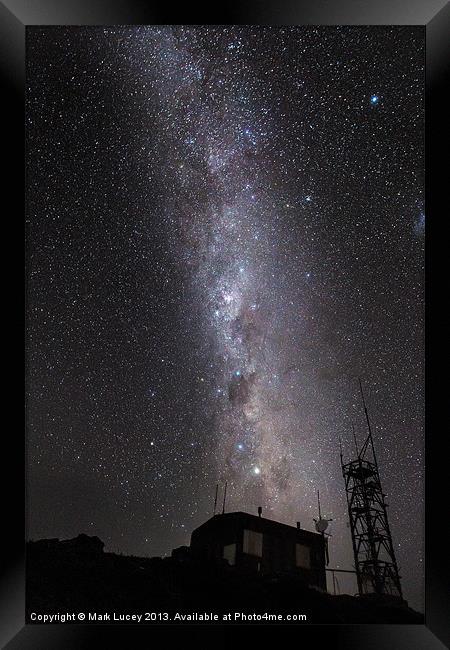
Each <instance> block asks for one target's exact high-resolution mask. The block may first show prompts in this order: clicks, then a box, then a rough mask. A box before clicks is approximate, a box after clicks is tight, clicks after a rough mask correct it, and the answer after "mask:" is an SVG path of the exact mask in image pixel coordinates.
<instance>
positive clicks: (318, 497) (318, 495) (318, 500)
mask: <svg viewBox="0 0 450 650" xmlns="http://www.w3.org/2000/svg"><path fill="white" fill-rule="evenodd" d="M317 503H318V505H319V519H322V514H321V512H320V494H319V490H317Z"/></svg>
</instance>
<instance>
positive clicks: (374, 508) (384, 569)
mask: <svg viewBox="0 0 450 650" xmlns="http://www.w3.org/2000/svg"><path fill="white" fill-rule="evenodd" d="M359 387H360V391H361V397H362V402H363V407H364V413H365V416H366V422H367V428H368V436H367V439H366V441H365V443H364V445H363V446H362V448H361V450H360V451H359V452H358V446H357V444H356V435H355V430H354V428H353V437H354V441H355V445H356V458H354V460H351V461H350V462H348V463H344V460H343V456H342V447H341V467H342V475H343V477H344V481H345V491H346V495H347V505H348V515H349V520H350V529H351V533H352V544H353V554H354V557H355V570H356V577H357V579H358V590H359V594H360V595H361V596H362V595H364V594H369V593H375V594H378V595H386V594H388V595H391V596H396V597H398V598H403V595H402V588H401V584H400V576H399V573H398V566H397V561H396V558H395V553H394V546H393V544H392V536H391V531H390V528H389V522H388V516H387V503H386V502H385V495H384V493H383V490H382V487H381V481H380V474H379V471H378V462H377V457H376V455H375V448H374V445H373V436H372V428H371V426H370V420H369V414H368V412H367V407H366V402H365V399H364V393H363V389H362V383H361V380H359ZM369 444H370V446H371V449H372V457H373V460H368V459H366V458H365V454H366V451H367V448H368V446H369Z"/></svg>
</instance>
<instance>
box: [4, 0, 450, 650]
mask: <svg viewBox="0 0 450 650" xmlns="http://www.w3.org/2000/svg"><path fill="white" fill-rule="evenodd" d="M57 24H64V25H124V24H127V25H133V24H194V25H195V24H228V25H230V24H240V25H248V24H251V25H255V24H261V25H308V24H309V25H311V24H314V25H423V26H424V28H425V32H426V143H425V144H426V147H425V148H426V161H427V162H426V212H427V238H426V290H427V300H426V302H427V307H426V310H427V311H426V377H427V379H426V405H427V410H426V425H427V428H426V430H427V435H426V456H425V457H426V526H425V529H426V530H425V536H426V553H425V556H426V597H425V602H426V609H425V624H424V625H414V626H412V625H339V626H333V625H328V626H320V627H321V632H320V642H321V643H322V642H324V643H332V644H333V647H335V648H345V649H346V650H350V649H352V648H368V649H374V650H375V648H377V649H378V648H380V649H384V648H386V649H388V648H389V650H392V649H393V648H395V650H400V649H401V648H403V647H404V648H408V650H414V649H415V648H420V649H425V648H426V649H427V650H434V649H436V650H438V649H439V648H443V647H445V646H444V645H443V644H444V643H445V644H449V643H450V631H449V620H450V615H449V613H450V608H449V606H448V591H447V588H446V587H447V585H446V583H445V577H444V575H445V571H444V567H445V562H446V550H445V540H444V539H443V537H442V531H441V526H442V525H445V520H446V510H444V509H443V508H442V509H441V508H440V507H439V505H440V504H442V503H443V499H442V496H441V495H442V494H444V495H445V491H443V490H444V486H445V483H444V481H445V477H446V456H445V453H444V449H445V442H446V440H445V438H446V435H445V429H442V432H443V435H436V434H435V432H436V431H439V429H438V428H437V427H436V426H435V422H436V411H437V405H438V404H439V403H440V400H439V397H438V383H437V381H435V380H434V379H433V375H432V374H431V371H430V364H431V360H432V359H433V356H434V355H435V354H436V352H435V351H436V349H438V346H439V343H438V341H439V340H440V338H439V332H438V328H439V319H436V320H435V319H434V318H433V319H432V318H431V306H432V304H433V302H434V301H436V300H438V299H439V293H438V290H437V289H436V287H435V285H434V281H435V278H437V277H438V275H439V273H438V270H437V267H436V263H435V262H436V259H437V258H436V255H435V252H434V240H435V239H436V234H433V233H434V231H435V224H434V222H437V221H438V220H439V209H438V207H437V206H438V200H439V197H441V198H442V197H443V192H444V188H445V181H444V173H445V167H446V166H447V165H446V164H444V165H443V166H442V167H441V166H440V162H439V161H440V160H441V159H442V160H444V161H445V156H446V155H447V152H446V150H445V140H446V139H445V137H443V135H444V133H445V130H446V113H447V111H448V109H447V107H448V104H445V102H444V92H445V82H444V74H445V71H446V68H447V65H448V61H449V56H448V54H449V49H450V47H449V43H450V40H449V39H448V34H449V25H450V7H449V5H448V4H447V3H446V1H445V0H427V2H423V0H411V1H407V0H378V2H373V0H346V1H342V2H341V1H339V2H337V1H336V0H322V1H321V2H319V1H317V0H309V1H305V0H297V1H294V0H287V1H284V2H282V1H281V0H267V1H266V2H261V1H260V2H258V1H257V0H254V1H253V2H249V1H248V2H245V1H241V2H229V3H227V5H224V6H216V7H215V8H214V11H213V10H212V8H211V7H210V9H209V10H208V9H200V6H198V7H197V8H196V7H192V6H190V5H188V6H185V7H184V8H183V7H182V8H180V10H177V12H176V13H175V12H174V11H173V10H172V8H171V6H170V5H169V4H165V3H149V2H145V1H139V0H135V1H132V0H130V1H128V2H126V1H124V0H107V1H106V0H78V1H77V0H36V1H35V2H29V1H27V0H6V1H5V0H4V1H3V2H2V3H1V4H0V30H1V33H0V68H1V73H2V82H3V84H2V86H3V88H4V92H3V108H4V109H5V113H6V115H5V117H4V126H5V127H6V128H5V134H6V143H5V142H4V148H5V149H4V154H5V155H4V159H5V160H6V165H5V170H4V173H3V175H2V179H3V182H4V189H3V196H4V198H5V197H7V196H9V197H12V198H13V203H14V205H15V211H16V212H17V215H15V218H14V219H13V218H12V214H11V215H9V216H8V218H7V220H8V221H10V222H11V225H12V226H13V229H14V228H15V232H13V235H12V237H13V238H14V241H15V242H17V250H21V249H22V250H23V241H24V239H25V237H24V235H25V233H24V229H26V224H25V227H24V226H23V224H24V218H23V203H22V202H21V200H20V199H19V196H24V189H25V182H24V124H25V107H24V96H25V32H26V27H27V26H28V25H57ZM440 155H442V158H441V157H440ZM13 188H14V193H13ZM433 217H435V219H434V218H433ZM442 217H445V214H443V215H442ZM4 218H5V219H6V215H5V217H4ZM4 241H5V240H4ZM21 244H22V246H21ZM432 246H433V252H432V249H431V247H432ZM22 260H23V257H22V258H21V257H20V255H18V256H17V258H16V266H15V272H14V277H15V278H17V279H18V281H19V284H21V286H19V287H18V289H17V288H15V289H14V288H13V285H12V283H11V282H9V281H7V280H6V279H7V278H8V277H10V275H11V273H12V271H11V267H10V266H9V264H8V267H7V269H6V271H7V273H8V275H4V278H5V282H4V292H5V293H6V294H8V292H9V296H8V295H7V297H9V298H10V303H11V305H12V307H11V312H9V313H13V314H14V317H13V318H10V319H9V321H10V327H11V331H10V332H9V335H8V339H4V340H8V341H9V340H10V339H11V340H14V341H16V342H17V349H18V350H21V349H23V343H22V341H23V338H22V336H23V328H20V327H19V326H18V322H19V320H20V314H23V313H24V320H23V322H24V326H25V327H26V305H25V308H24V306H23V301H22V299H21V297H22V296H23V295H24V290H23V286H24V285H23V284H22V282H23V278H24V275H23V266H24V265H23V262H22ZM6 271H5V269H4V274H5V273H6ZM432 282H433V284H432ZM8 345H9V344H8ZM440 353H441V350H440V349H439V354H440ZM16 356H17V355H16ZM25 356H26V355H25ZM25 363H26V359H25ZM18 366H20V364H18V363H17V358H16V359H15V361H14V367H15V368H16V369H17V367H18ZM22 367H23V366H22ZM12 370H13V367H11V371H12ZM19 374H20V371H19ZM11 376H12V372H11ZM22 376H23V375H22ZM21 387H22V383H21V379H20V378H19V381H18V382H17V383H14V384H12V385H11V387H10V389H9V390H13V391H14V392H16V393H17V394H23V392H22V391H21ZM19 401H20V398H19ZM442 403H444V404H445V399H444V400H442ZM20 408H21V407H20ZM8 410H9V409H8ZM18 412H19V411H16V415H17V413H18ZM25 412H26V408H25ZM10 415H11V413H10ZM25 419H26V418H25ZM19 422H20V419H19V418H17V417H15V418H14V427H13V430H12V432H7V437H8V439H9V443H10V449H9V453H8V461H7V463H4V465H7V468H5V469H6V471H4V472H3V475H4V479H5V485H4V487H3V495H4V498H3V520H4V522H6V523H7V526H6V527H4V528H3V530H4V534H3V536H4V538H5V539H4V541H5V542H6V549H5V551H4V553H5V555H4V557H5V559H6V563H5V564H6V571H5V574H4V576H3V579H2V586H1V590H0V603H1V604H0V608H1V620H2V626H1V630H2V632H1V638H0V641H1V643H2V647H7V648H8V649H9V650H16V649H19V648H20V649H21V650H22V649H27V648H45V649H46V650H51V649H53V648H58V649H60V648H64V649H65V650H69V649H70V648H77V649H78V648H92V647H95V646H96V645H99V646H100V647H109V644H107V643H106V641H105V639H106V637H107V634H108V633H109V631H111V630H113V634H114V639H115V642H117V643H118V644H120V645H121V646H122V645H125V644H126V645H128V647H133V648H134V647H140V646H141V645H144V646H145V645H147V644H148V638H149V628H148V627H146V626H145V627H141V628H138V627H137V626H135V625H132V626H131V627H130V626H129V625H115V626H111V627H108V626H104V625H102V626H96V625H70V624H65V625H63V624H56V625H25V604H24V601H25V559H24V558H25V553H24V546H25V521H26V517H24V509H25V504H26V498H25V497H26V487H25V486H26V476H25V462H24V461H25V458H26V456H25V454H26V421H25V434H23V433H22V430H23V429H22V427H20V426H19ZM432 423H433V424H432ZM3 458H4V459H5V455H4V456H3ZM447 471H448V470H447ZM440 477H443V478H442V479H441V480H440ZM444 498H445V497H444ZM264 627H265V628H266V627H267V626H264ZM299 628H300V626H298V627H297V628H296V629H295V633H296V636H297V635H299V636H300V641H303V642H305V640H306V638H308V639H309V640H310V641H311V643H315V642H316V641H317V625H304V626H302V629H299ZM186 629H187V626H184V627H183V633H184V631H186ZM192 629H193V630H194V631H195V633H196V634H197V633H199V632H200V629H199V626H192ZM212 629H213V626H209V627H208V626H204V627H203V630H202V631H201V633H202V635H203V634H204V635H205V636H209V634H210V632H211V630H212ZM252 629H255V628H254V627H252ZM165 630H167V627H165ZM221 631H222V632H223V634H224V635H225V637H226V636H229V634H230V631H235V630H233V626H232V625H229V626H228V627H227V628H223V627H221ZM130 634H133V636H134V637H135V639H136V640H135V642H134V643H133V644H132V645H131V644H130V641H129V636H130ZM138 635H139V636H138ZM225 637H224V638H225Z"/></svg>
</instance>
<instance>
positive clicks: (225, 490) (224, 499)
mask: <svg viewBox="0 0 450 650" xmlns="http://www.w3.org/2000/svg"><path fill="white" fill-rule="evenodd" d="M227 484H228V483H227V481H225V489H224V491H223V506H222V514H223V515H224V514H225V502H226V500H227Z"/></svg>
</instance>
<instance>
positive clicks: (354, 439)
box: [352, 422, 359, 456]
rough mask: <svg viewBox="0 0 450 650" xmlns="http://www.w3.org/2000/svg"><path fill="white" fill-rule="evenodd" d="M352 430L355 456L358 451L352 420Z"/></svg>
mask: <svg viewBox="0 0 450 650" xmlns="http://www.w3.org/2000/svg"><path fill="white" fill-rule="evenodd" d="M352 431H353V441H354V443H355V451H356V456H359V452H358V441H357V440H356V432H355V425H354V424H353V422H352Z"/></svg>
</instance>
